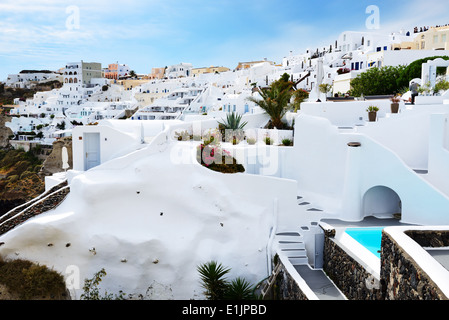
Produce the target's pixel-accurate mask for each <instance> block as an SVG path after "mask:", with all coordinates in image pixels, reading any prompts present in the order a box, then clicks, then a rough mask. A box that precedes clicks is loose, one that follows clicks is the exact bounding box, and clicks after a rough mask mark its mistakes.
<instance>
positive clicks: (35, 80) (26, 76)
mask: <svg viewBox="0 0 449 320" xmlns="http://www.w3.org/2000/svg"><path fill="white" fill-rule="evenodd" d="M55 80H58V81H61V82H62V76H61V75H60V74H59V73H56V72H52V71H33V70H29V71H26V70H24V71H22V72H20V73H18V74H9V75H8V78H7V79H6V82H5V85H6V86H8V87H13V88H22V89H24V88H28V89H29V88H31V87H32V86H33V85H35V84H39V83H45V82H50V81H55Z"/></svg>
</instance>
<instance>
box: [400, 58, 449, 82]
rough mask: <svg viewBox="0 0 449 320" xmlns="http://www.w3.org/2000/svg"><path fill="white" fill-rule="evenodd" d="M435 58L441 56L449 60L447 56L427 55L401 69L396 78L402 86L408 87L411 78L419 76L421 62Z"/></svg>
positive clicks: (439, 70) (438, 70)
mask: <svg viewBox="0 0 449 320" xmlns="http://www.w3.org/2000/svg"><path fill="white" fill-rule="evenodd" d="M437 58H441V59H443V60H449V57H448V56H433V57H427V58H424V59H418V60H416V61H413V62H412V63H410V64H409V65H408V66H407V67H406V68H405V69H404V70H403V72H402V74H401V75H400V76H399V78H398V83H399V84H400V85H401V86H402V87H405V86H406V87H407V88H408V86H409V82H410V81H411V80H412V79H415V78H421V73H422V64H423V63H426V62H427V61H429V60H435V59H437ZM438 72H441V69H437V73H438Z"/></svg>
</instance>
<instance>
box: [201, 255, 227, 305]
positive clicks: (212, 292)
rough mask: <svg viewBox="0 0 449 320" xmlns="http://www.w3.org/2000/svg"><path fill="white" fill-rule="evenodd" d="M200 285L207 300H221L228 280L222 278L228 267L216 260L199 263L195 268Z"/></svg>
mask: <svg viewBox="0 0 449 320" xmlns="http://www.w3.org/2000/svg"><path fill="white" fill-rule="evenodd" d="M197 270H198V272H199V274H200V278H201V286H202V287H203V288H204V289H205V290H206V291H205V292H204V294H205V296H206V297H207V299H208V300H223V299H224V297H225V294H226V290H227V287H228V285H229V282H228V281H227V280H226V279H225V278H224V276H225V275H226V274H228V273H229V271H230V269H229V268H225V267H223V266H222V265H221V263H220V264H218V263H217V262H216V261H210V262H207V263H204V264H202V265H200V266H199V267H198V268H197Z"/></svg>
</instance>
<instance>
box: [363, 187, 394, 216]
mask: <svg viewBox="0 0 449 320" xmlns="http://www.w3.org/2000/svg"><path fill="white" fill-rule="evenodd" d="M362 206H363V207H362V208H363V215H364V216H365V217H366V216H388V215H400V214H401V210H402V204H401V198H400V197H399V195H398V194H397V193H396V192H395V191H394V190H393V189H390V188H388V187H385V186H376V187H373V188H371V189H369V190H368V191H366V192H365V195H364V196H363V204H362Z"/></svg>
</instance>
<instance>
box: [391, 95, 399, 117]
mask: <svg viewBox="0 0 449 320" xmlns="http://www.w3.org/2000/svg"><path fill="white" fill-rule="evenodd" d="M390 101H391V113H398V112H399V102H400V101H401V96H394V97H391V98H390Z"/></svg>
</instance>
